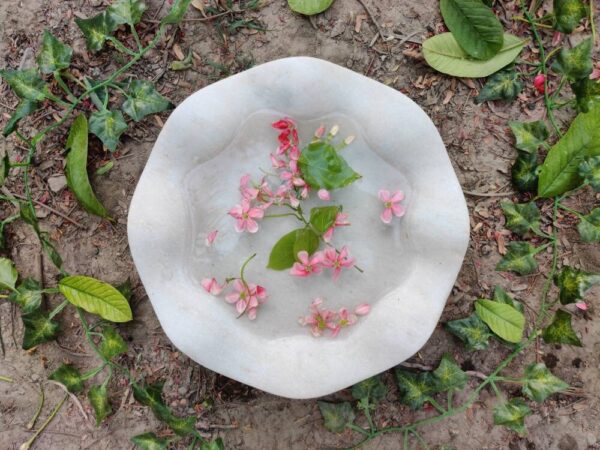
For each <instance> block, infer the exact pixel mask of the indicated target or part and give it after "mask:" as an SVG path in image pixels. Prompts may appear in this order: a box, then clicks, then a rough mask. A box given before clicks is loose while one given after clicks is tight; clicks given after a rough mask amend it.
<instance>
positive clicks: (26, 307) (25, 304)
mask: <svg viewBox="0 0 600 450" xmlns="http://www.w3.org/2000/svg"><path fill="white" fill-rule="evenodd" d="M8 299H9V300H10V301H13V302H15V303H16V304H17V305H19V306H20V307H21V312H22V313H23V314H27V313H30V312H33V311H35V310H37V309H39V308H40V306H41V305H42V286H41V285H40V283H38V282H37V281H36V280H34V279H33V278H25V279H24V280H23V282H22V283H21V284H20V285H19V287H17V290H16V291H13V292H11V294H10V295H9V296H8Z"/></svg>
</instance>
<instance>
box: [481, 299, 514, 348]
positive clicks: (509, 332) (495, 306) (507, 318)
mask: <svg viewBox="0 0 600 450" xmlns="http://www.w3.org/2000/svg"><path fill="white" fill-rule="evenodd" d="M475 311H476V312H477V315H478V316H479V318H480V319H481V320H483V321H484V322H485V323H486V324H487V326H488V327H490V329H491V330H492V331H493V332H494V333H496V334H497V335H498V336H500V337H501V338H502V339H504V340H505V341H508V342H512V343H515V344H516V343H518V342H520V341H521V339H522V337H523V331H524V329H525V316H524V315H523V313H521V312H519V311H517V310H516V309H515V308H513V307H512V306H511V305H508V304H506V303H499V302H495V301H492V300H485V299H481V300H477V301H476V302H475Z"/></svg>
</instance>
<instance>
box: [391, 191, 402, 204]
mask: <svg viewBox="0 0 600 450" xmlns="http://www.w3.org/2000/svg"><path fill="white" fill-rule="evenodd" d="M402 200H404V192H402V191H396V192H394V194H393V195H392V198H390V202H392V203H398V202H401V201H402Z"/></svg>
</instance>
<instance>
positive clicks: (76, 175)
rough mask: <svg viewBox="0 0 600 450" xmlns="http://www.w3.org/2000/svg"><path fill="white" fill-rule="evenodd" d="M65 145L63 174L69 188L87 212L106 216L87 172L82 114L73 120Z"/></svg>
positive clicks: (85, 138)
mask: <svg viewBox="0 0 600 450" xmlns="http://www.w3.org/2000/svg"><path fill="white" fill-rule="evenodd" d="M66 147H67V149H68V150H69V152H68V153H67V157H66V166H65V174H66V176H67V185H68V186H69V189H70V190H71V191H72V192H73V194H75V198H77V201H78V202H79V204H80V205H81V206H83V208H84V209H85V210H86V211H87V212H89V213H91V214H95V215H97V216H99V217H108V212H107V211H106V208H104V206H103V205H102V203H100V201H99V200H98V198H97V197H96V194H94V190H93V189H92V185H91V184H90V179H89V177H88V173H87V156H88V126H87V120H86V118H85V116H84V115H83V114H80V115H79V116H77V118H76V119H75V120H74V121H73V125H71V130H70V131H69V137H68V138H67V145H66Z"/></svg>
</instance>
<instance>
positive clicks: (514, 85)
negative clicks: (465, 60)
mask: <svg viewBox="0 0 600 450" xmlns="http://www.w3.org/2000/svg"><path fill="white" fill-rule="evenodd" d="M449 1H454V0H449ZM477 1H479V0H477ZM522 89H523V83H521V81H520V80H519V74H518V73H517V72H516V71H515V69H514V68H509V69H504V70H501V71H500V72H496V73H495V74H494V75H492V76H491V77H490V78H488V80H487V81H486V83H485V85H484V86H483V88H482V89H481V92H479V95H478V96H477V97H475V103H482V102H487V101H488V100H507V101H513V100H514V99H515V98H517V95H519V93H520V92H521V90H522Z"/></svg>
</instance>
